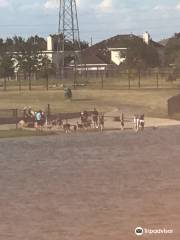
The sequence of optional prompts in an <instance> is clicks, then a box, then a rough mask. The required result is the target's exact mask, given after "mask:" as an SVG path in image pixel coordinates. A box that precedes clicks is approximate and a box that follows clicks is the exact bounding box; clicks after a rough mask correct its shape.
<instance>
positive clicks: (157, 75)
mask: <svg viewBox="0 0 180 240" xmlns="http://www.w3.org/2000/svg"><path fill="white" fill-rule="evenodd" d="M156 82H157V88H159V73H158V72H157V73H156Z"/></svg>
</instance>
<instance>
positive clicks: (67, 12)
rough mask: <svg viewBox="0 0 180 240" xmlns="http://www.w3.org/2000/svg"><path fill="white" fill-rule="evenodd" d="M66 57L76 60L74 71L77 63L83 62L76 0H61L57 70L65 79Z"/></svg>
mask: <svg viewBox="0 0 180 240" xmlns="http://www.w3.org/2000/svg"><path fill="white" fill-rule="evenodd" d="M67 45H68V46H67ZM66 59H71V60H72V59H73V60H74V68H73V70H74V71H76V68H77V64H81V44H80V33H79V23H78V15H77V5H76V0H59V24H58V44H57V70H58V74H59V77H60V78H61V79H62V80H63V79H64V69H65V67H66V61H65V60H66Z"/></svg>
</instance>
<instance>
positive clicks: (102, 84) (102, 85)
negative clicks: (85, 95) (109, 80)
mask: <svg viewBox="0 0 180 240" xmlns="http://www.w3.org/2000/svg"><path fill="white" fill-rule="evenodd" d="M101 88H102V89H104V76H103V72H102V70H101Z"/></svg>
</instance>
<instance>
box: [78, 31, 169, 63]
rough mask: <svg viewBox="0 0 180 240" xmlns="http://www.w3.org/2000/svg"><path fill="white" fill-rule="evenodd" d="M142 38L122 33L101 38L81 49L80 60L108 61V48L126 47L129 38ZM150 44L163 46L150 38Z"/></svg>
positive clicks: (158, 46)
mask: <svg viewBox="0 0 180 240" xmlns="http://www.w3.org/2000/svg"><path fill="white" fill-rule="evenodd" d="M138 39H142V37H139V36H136V35H134V34H123V35H116V36H114V37H111V38H109V39H106V40H103V41H101V42H99V43H96V44H94V45H93V46H91V47H89V48H87V49H85V50H83V57H82V62H83V63H84V61H85V62H88V63H89V64H92V63H97V64H102V63H106V64H109V63H110V59H108V57H107V53H108V52H109V49H111V48H112V49H113V48H114V49H118V48H121V49H122V48H127V49H128V47H129V42H130V41H131V40H138ZM150 44H151V46H154V47H155V48H158V49H159V48H164V46H163V45H162V44H160V43H158V42H155V41H153V40H150Z"/></svg>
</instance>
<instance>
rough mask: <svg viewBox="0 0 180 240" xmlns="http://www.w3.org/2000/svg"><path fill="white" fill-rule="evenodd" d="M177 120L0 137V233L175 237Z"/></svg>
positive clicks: (179, 212)
mask: <svg viewBox="0 0 180 240" xmlns="http://www.w3.org/2000/svg"><path fill="white" fill-rule="evenodd" d="M179 143H180V127H168V128H158V129H156V130H153V129H151V128H149V129H146V130H145V131H144V132H143V133H135V132H133V131H131V130H127V131H124V132H120V131H116V132H104V133H97V132H95V133H73V134H63V133H62V134H60V135H58V136H48V137H32V138H27V139H26V138H21V139H3V140H0V192H1V195H0V239H2V240H132V239H136V237H135V235H134V229H135V228H136V227H137V226H142V227H146V228H170V229H171V228H172V229H174V234H173V235H171V236H163V235H160V236H153V237H151V236H146V238H145V239H148V240H149V239H156V240H161V239H162V240H165V239H170V240H179V239H180V230H179V229H180V228H179V227H180V218H179V216H180V204H179V203H180V181H179V178H180V157H179V156H180V147H179Z"/></svg>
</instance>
